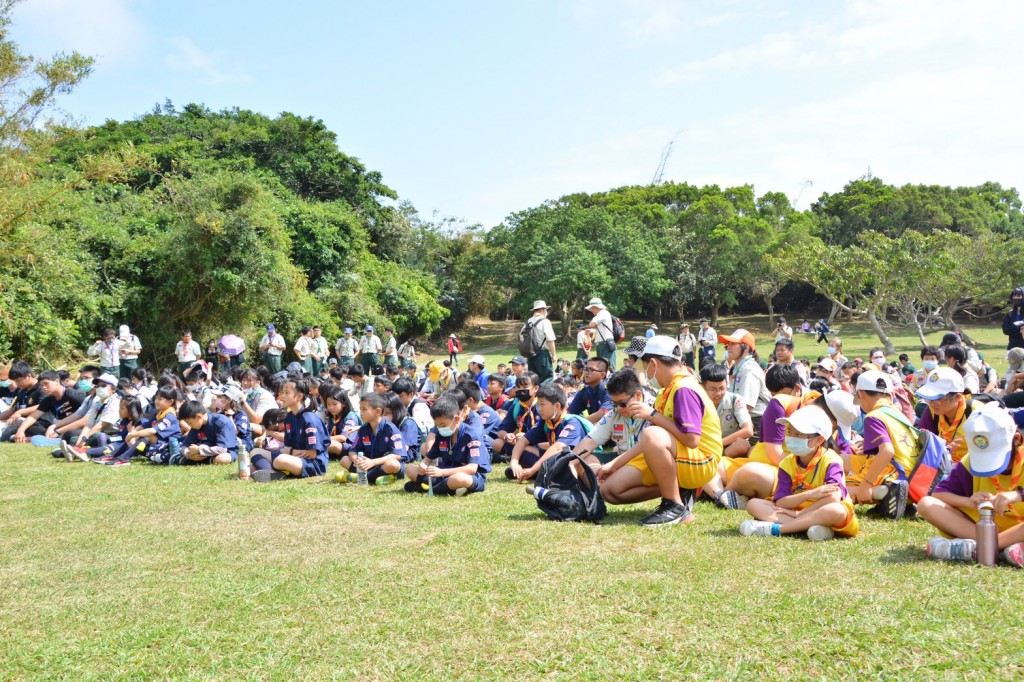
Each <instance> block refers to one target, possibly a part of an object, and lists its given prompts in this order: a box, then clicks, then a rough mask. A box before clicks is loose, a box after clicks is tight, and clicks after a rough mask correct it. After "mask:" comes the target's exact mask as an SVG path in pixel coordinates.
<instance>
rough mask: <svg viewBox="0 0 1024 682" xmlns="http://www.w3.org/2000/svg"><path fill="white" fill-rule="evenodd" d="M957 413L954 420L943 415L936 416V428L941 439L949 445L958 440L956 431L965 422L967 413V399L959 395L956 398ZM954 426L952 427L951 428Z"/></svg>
mask: <svg viewBox="0 0 1024 682" xmlns="http://www.w3.org/2000/svg"><path fill="white" fill-rule="evenodd" d="M956 400H957V402H956V412H955V413H954V415H953V419H952V420H948V419H946V418H945V417H943V416H942V415H941V414H935V413H934V412H933V413H932V414H933V415H935V417H936V419H935V426H936V428H938V430H939V437H940V438H942V440H944V441H946V442H947V443H952V442H953V440H954V439H955V438H956V431H957V429H959V428H960V425H961V424H962V423H963V421H964V415H965V413H966V412H967V398H966V396H964V395H962V394H961V395H959V396H957V398H956ZM950 424H952V426H950Z"/></svg>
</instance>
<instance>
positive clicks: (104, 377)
mask: <svg viewBox="0 0 1024 682" xmlns="http://www.w3.org/2000/svg"><path fill="white" fill-rule="evenodd" d="M97 382H99V383H101V384H108V385H110V386H114V387H115V388H116V387H117V377H115V376H114V375H113V374H101V375H99V376H98V377H96V378H95V379H93V380H92V383H93V385H94V386H95V385H96V383H97Z"/></svg>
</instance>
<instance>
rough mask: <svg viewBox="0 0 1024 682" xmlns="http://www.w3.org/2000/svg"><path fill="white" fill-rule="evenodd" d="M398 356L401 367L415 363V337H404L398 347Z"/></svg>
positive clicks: (408, 366)
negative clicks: (403, 341)
mask: <svg viewBox="0 0 1024 682" xmlns="http://www.w3.org/2000/svg"><path fill="white" fill-rule="evenodd" d="M398 358H399V360H400V361H401V363H402V369H409V368H410V367H412V366H414V365H415V364H416V339H406V341H405V343H403V344H402V345H401V346H399V347H398Z"/></svg>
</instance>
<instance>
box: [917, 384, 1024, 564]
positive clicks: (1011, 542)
mask: <svg viewBox="0 0 1024 682" xmlns="http://www.w3.org/2000/svg"><path fill="white" fill-rule="evenodd" d="M964 439H965V440H966V441H967V455H965V456H964V458H963V459H961V460H960V461H959V462H957V464H956V466H954V467H953V471H952V472H951V473H950V475H949V476H948V477H947V478H946V479H945V480H944V481H942V483H939V485H938V486H937V487H936V488H935V492H933V493H932V494H931V495H929V496H928V497H924V498H922V499H921V501H920V502H919V503H918V505H917V510H918V512H919V513H920V514H921V516H922V517H924V519H925V520H926V521H927V522H928V523H930V524H932V525H933V526H935V527H936V528H938V529H939V532H941V533H942V537H934V538H932V539H931V540H929V541H928V550H927V551H928V556H929V557H931V558H932V559H939V560H943V561H973V560H974V559H975V554H976V550H977V544H976V537H977V531H976V525H975V524H977V523H978V505H979V504H981V503H982V502H991V503H992V505H993V506H994V507H995V510H994V511H995V514H994V516H993V518H992V520H993V521H995V524H996V529H997V531H998V533H999V535H998V547H999V550H1000V551H999V558H1000V559H1001V560H1002V561H1004V562H1005V563H1008V564H1010V565H1011V566H1016V567H1017V568H1021V567H1024V544H1022V543H1024V489H1022V488H1021V474H1022V473H1024V439H1022V438H1021V434H1020V433H1018V431H1017V425H1016V423H1015V422H1014V419H1013V417H1012V416H1011V415H1010V413H1008V412H1007V411H1006V410H1004V409H1002V408H1001V407H999V406H998V405H996V404H994V403H988V404H984V405H982V406H980V407H979V408H977V409H976V410H974V412H973V413H972V414H971V416H970V417H968V419H967V423H966V425H965V426H964Z"/></svg>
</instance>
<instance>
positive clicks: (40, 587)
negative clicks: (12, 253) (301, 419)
mask: <svg viewBox="0 0 1024 682" xmlns="http://www.w3.org/2000/svg"><path fill="white" fill-rule="evenodd" d="M0 456H2V457H3V458H4V466H3V469H2V474H0V485H2V487H0V499H2V508H3V512H4V513H3V515H2V518H0V575H2V578H3V581H4V584H5V587H6V589H5V590H4V593H3V599H0V660H2V661H3V664H2V666H0V671H2V672H0V677H2V678H3V679H25V680H29V679H31V680H36V679H74V680H90V679H104V680H106V679H128V678H131V679H154V678H161V679H232V678H251V679H323V678H338V679H353V678H356V677H365V678H369V679H394V678H398V679H412V678H417V679H418V678H427V679H452V678H456V677H459V678H467V679H533V678H539V677H547V678H552V679H593V680H598V679H662V678H673V677H674V678H679V677H686V676H692V677H701V678H704V677H712V676H713V677H715V678H718V679H750V678H757V677H760V678H765V679H809V678H814V679H826V678H849V679H855V678H856V679H868V678H875V679H882V678H884V679H893V678H918V679H927V678H934V677H951V678H957V679H965V678H977V679H981V678H1004V679H1008V678H1014V677H1019V676H1020V675H1021V674H1024V664H1022V663H1021V660H1022V658H1021V655H1022V654H1024V646H1022V644H1021V638H1020V625H1019V617H1018V614H1019V604H1018V601H1017V595H1019V592H1020V585H1021V582H1020V581H1021V580H1022V578H1024V576H1022V575H1021V574H1019V573H1017V572H1015V571H1014V570H1013V569H1010V568H1006V567H1002V568H999V569H996V570H990V569H983V568H980V567H976V566H961V565H949V564H941V563H936V562H930V561H927V560H926V559H925V558H924V552H923V549H922V548H923V546H924V544H925V542H926V539H927V538H928V537H929V536H930V535H931V534H932V533H931V531H930V529H929V527H928V526H927V525H926V524H925V523H923V522H920V521H901V522H898V523H894V522H886V521H875V520H871V519H866V518H865V519H862V533H861V535H860V536H859V537H857V538H854V539H852V540H835V541H831V542H826V543H810V542H808V541H806V540H802V539H795V538H784V539H775V538H742V537H740V536H739V535H738V534H737V532H736V527H737V525H738V524H739V523H740V522H741V521H742V520H743V519H744V518H746V515H745V513H744V512H738V511H725V510H718V509H715V508H713V507H712V506H711V505H707V504H704V503H701V504H699V505H698V510H697V520H696V521H695V522H694V523H693V524H691V525H690V526H687V527H673V528H668V529H660V530H650V529H646V528H641V527H640V526H638V525H637V521H638V520H639V519H640V518H641V517H642V516H643V515H644V514H645V513H646V512H647V511H648V510H649V509H650V508H652V507H653V505H654V503H648V504H644V505H638V506H634V507H625V508H612V509H611V513H610V514H609V516H608V517H607V519H606V520H605V521H604V522H603V523H602V524H601V525H599V526H595V525H578V524H557V523H553V522H549V521H546V520H543V518H542V516H541V514H540V512H539V511H538V510H537V509H536V507H535V505H534V503H533V501H532V499H531V498H529V497H528V496H527V495H526V494H525V493H524V491H523V488H522V486H520V485H518V484H515V483H511V482H506V481H505V480H504V477H503V476H501V467H498V469H497V470H496V471H495V472H494V473H493V474H492V476H491V480H490V482H489V487H488V489H487V490H486V491H485V492H484V493H482V494H479V495H473V496H469V497H467V498H462V499H455V498H429V497H426V496H418V495H417V496H409V495H406V494H405V493H403V492H401V491H400V489H399V488H398V487H397V486H393V487H390V488H369V489H367V488H357V487H355V486H342V485H339V484H336V483H333V482H329V481H327V480H322V481H285V482H280V483H275V484H270V485H259V484H255V483H248V482H242V481H238V480H236V479H235V478H234V477H233V476H232V474H233V471H234V469H233V467H217V468H213V467H194V468H165V467H156V466H152V465H148V464H139V465H132V466H131V467H125V468H121V469H115V470H111V469H109V468H106V467H100V466H96V465H92V464H69V463H67V462H65V461H63V460H54V459H52V458H51V457H50V456H49V454H48V453H46V452H43V451H41V450H37V449H34V448H31V447H27V446H5V447H4V448H3V449H2V450H0ZM335 467H336V465H332V470H331V473H332V474H333V472H334V470H335Z"/></svg>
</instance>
